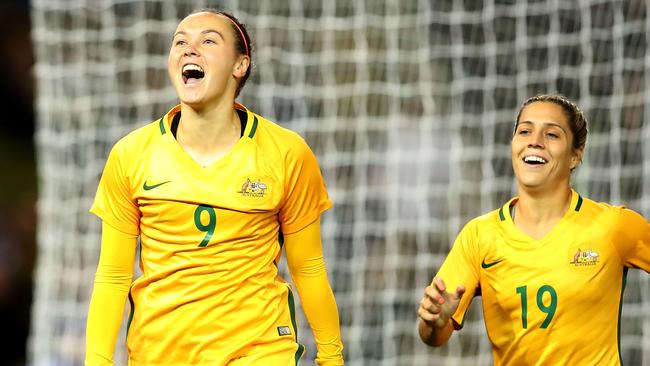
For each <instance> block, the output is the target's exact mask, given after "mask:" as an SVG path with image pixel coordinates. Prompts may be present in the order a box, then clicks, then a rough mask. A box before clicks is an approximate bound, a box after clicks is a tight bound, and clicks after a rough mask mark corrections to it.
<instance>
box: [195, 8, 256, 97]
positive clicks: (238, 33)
mask: <svg viewBox="0 0 650 366" xmlns="http://www.w3.org/2000/svg"><path fill="white" fill-rule="evenodd" d="M197 13H211V14H216V15H221V16H224V17H226V18H228V19H230V21H231V22H230V28H231V29H232V31H233V33H234V34H235V50H236V51H237V52H238V53H239V54H240V55H246V56H248V59H249V65H248V69H247V70H246V73H245V74H244V76H242V77H241V79H240V80H239V85H237V90H235V97H237V96H239V93H240V92H241V90H242V89H243V88H244V84H246V80H248V77H249V76H250V75H251V69H252V68H253V43H252V41H251V38H250V35H249V34H248V30H246V26H245V25H244V24H243V23H241V22H239V20H238V19H237V18H235V16H234V15H232V14H230V13H228V12H225V11H222V10H217V9H213V8H205V9H199V10H195V11H193V12H191V13H190V14H188V16H190V15H192V14H197ZM242 37H244V38H243V39H242Z"/></svg>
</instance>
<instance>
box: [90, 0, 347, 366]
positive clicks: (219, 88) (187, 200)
mask: <svg viewBox="0 0 650 366" xmlns="http://www.w3.org/2000/svg"><path fill="white" fill-rule="evenodd" d="M167 67H168V72H169V77H170V79H171V82H172V84H173V86H174V88H175V90H176V93H177V94H178V97H179V99H180V105H178V106H176V107H174V108H172V109H171V110H170V111H169V112H168V113H167V114H165V115H164V116H163V117H162V118H160V119H159V120H157V121H155V122H152V123H150V124H148V125H147V126H144V127H142V128H140V129H137V130H135V131H133V132H132V133H130V134H129V135H127V136H126V137H124V138H122V139H121V140H120V141H118V142H117V143H116V144H115V146H114V147H113V149H112V151H111V153H110V155H109V158H108V161H107V163H106V167H105V168H104V173H103V175H102V179H101V181H100V183H99V188H98V191H97V196H96V198H95V202H94V204H93V206H92V208H91V212H93V213H95V214H96V215H97V216H99V217H100V218H101V219H102V243H101V255H100V259H99V265H98V268H97V274H96V277H95V285H94V288H93V294H92V299H91V301H90V310H89V314H88V323H87V331H86V333H87V340H86V342H87V343H86V365H93V366H95V365H112V364H113V352H114V348H115V343H116V338H117V334H118V331H119V328H120V324H121V321H122V314H123V310H124V305H125V301H126V298H127V297H128V300H129V302H130V305H131V306H130V315H129V318H128V328H127V330H128V331H127V347H128V354H129V365H131V366H141V365H142V366H144V365H147V366H153V365H230V366H240V365H241V366H243V365H271V366H274V365H282V366H286V365H296V364H297V362H298V359H299V358H300V357H301V355H302V354H303V352H304V347H303V346H302V345H300V344H299V343H297V330H298V329H297V327H296V321H295V305H294V304H295V303H294V298H293V295H292V292H291V289H290V286H289V285H288V284H287V283H285V282H284V281H283V280H282V279H281V278H280V277H279V276H278V269H277V263H278V260H279V259H280V256H281V251H282V248H283V247H284V249H285V252H286V257H287V263H288V267H289V270H290V273H291V277H292V279H293V282H294V283H295V285H296V288H297V289H298V293H299V295H300V298H301V300H302V305H303V309H304V311H305V314H306V316H307V319H308V321H309V324H310V325H311V328H312V330H313V333H314V337H315V339H316V343H317V347H318V356H317V358H316V362H317V363H318V364H320V365H342V364H343V358H342V348H343V346H342V343H341V337H340V331H339V323H338V312H337V307H336V302H335V299H334V296H333V294H332V290H331V288H330V285H329V282H328V279H327V273H326V269H325V264H324V261H323V255H322V248H321V238H320V215H321V213H322V212H323V211H324V210H326V209H328V208H329V207H330V206H331V203H330V200H329V198H328V195H327V192H326V190H325V186H324V183H323V179H322V176H321V174H320V170H319V167H318V163H317V161H316V158H315V156H314V154H313V153H312V151H311V150H310V149H309V147H308V146H307V145H306V143H305V142H304V140H303V139H302V138H300V137H299V136H298V135H297V134H295V133H294V132H291V131H289V130H287V129H284V128H282V127H279V126H278V125H276V124H274V123H272V122H270V121H268V120H266V119H264V118H263V117H261V116H259V115H257V114H255V113H253V112H251V111H250V110H249V109H247V108H246V107H244V106H243V105H241V104H238V103H236V102H235V97H236V96H237V95H238V93H239V91H240V90H241V88H242V87H243V85H244V83H245V81H246V79H247V78H248V76H249V75H250V72H251V41H250V38H249V36H248V32H247V31H246V29H245V28H244V26H243V25H242V24H241V23H240V22H239V21H238V20H237V19H235V18H234V17H233V16H232V15H229V14H227V13H224V12H218V11H214V10H203V11H199V12H196V13H193V14H191V15H189V16H188V17H186V18H185V19H183V20H182V21H181V22H180V24H179V25H178V28H177V29H176V32H175V33H174V36H173V39H172V45H171V49H170V51H169V60H168V65H167ZM138 237H139V238H140V245H141V247H140V248H141V253H140V268H141V270H142V276H140V277H139V278H137V279H136V280H135V281H134V282H133V283H131V280H132V276H133V269H132V268H133V261H134V256H135V253H136V241H137V239H138Z"/></svg>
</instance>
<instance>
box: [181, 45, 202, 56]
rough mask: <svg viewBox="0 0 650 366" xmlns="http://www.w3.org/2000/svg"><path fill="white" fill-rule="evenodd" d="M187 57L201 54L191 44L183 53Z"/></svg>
mask: <svg viewBox="0 0 650 366" xmlns="http://www.w3.org/2000/svg"><path fill="white" fill-rule="evenodd" d="M183 54H184V55H185V56H197V55H198V54H199V52H198V51H197V50H196V48H194V46H192V45H191V44H188V45H187V47H185V50H184V52H183Z"/></svg>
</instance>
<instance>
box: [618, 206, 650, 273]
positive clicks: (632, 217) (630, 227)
mask: <svg viewBox="0 0 650 366" xmlns="http://www.w3.org/2000/svg"><path fill="white" fill-rule="evenodd" d="M613 242H614V245H615V246H616V250H617V252H618V253H619V255H620V257H621V261H622V262H623V263H622V264H623V265H624V266H627V267H635V268H641V269H643V270H645V271H646V272H650V222H648V221H647V220H646V219H645V218H644V217H643V216H641V215H640V214H638V213H637V212H635V211H633V210H630V209H626V208H620V209H619V215H618V220H617V224H616V229H615V233H614V237H613Z"/></svg>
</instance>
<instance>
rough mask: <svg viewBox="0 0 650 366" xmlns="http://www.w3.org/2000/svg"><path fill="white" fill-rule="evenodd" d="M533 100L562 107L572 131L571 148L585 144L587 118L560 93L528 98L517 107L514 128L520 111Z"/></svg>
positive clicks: (579, 148)
mask: <svg viewBox="0 0 650 366" xmlns="http://www.w3.org/2000/svg"><path fill="white" fill-rule="evenodd" d="M535 102H548V103H553V104H556V105H559V106H560V107H562V110H563V111H564V114H565V115H566V117H567V120H568V122H569V128H570V129H571V132H572V133H573V143H572V145H573V148H574V149H575V150H582V149H584V148H585V145H586V144H587V133H588V131H587V119H586V118H585V115H584V114H583V113H582V110H580V108H578V106H577V105H576V104H575V103H574V102H572V101H571V100H569V99H568V98H567V97H565V96H563V95H560V94H539V95H536V96H534V97H530V98H528V99H527V100H526V101H525V102H524V103H523V104H522V105H521V108H519V113H517V120H516V121H515V130H516V129H517V125H518V124H519V117H521V112H522V111H523V110H524V108H526V106H528V105H529V104H531V103H535Z"/></svg>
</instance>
